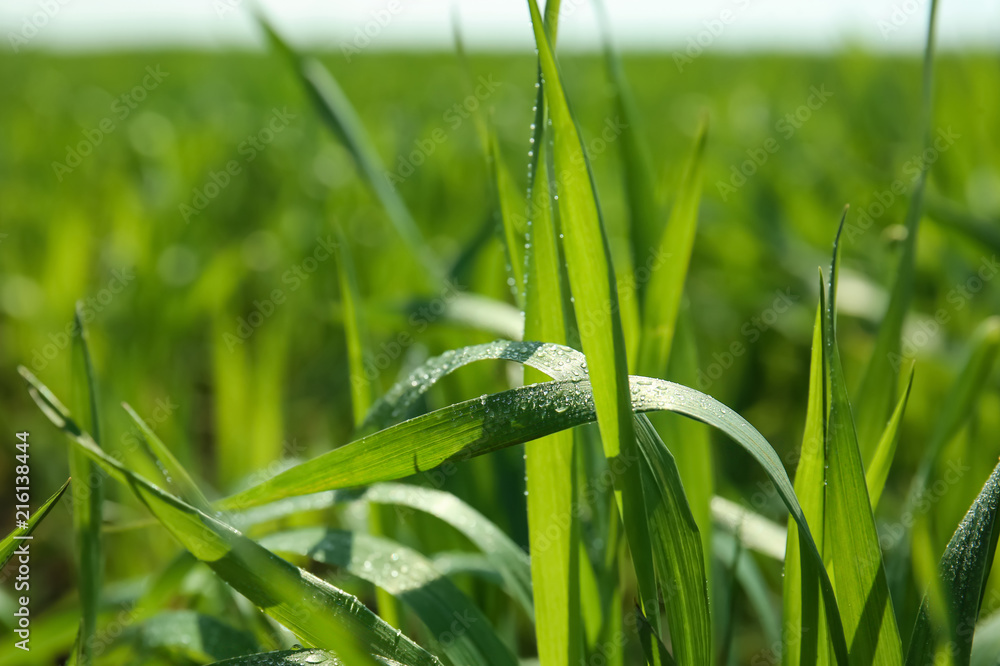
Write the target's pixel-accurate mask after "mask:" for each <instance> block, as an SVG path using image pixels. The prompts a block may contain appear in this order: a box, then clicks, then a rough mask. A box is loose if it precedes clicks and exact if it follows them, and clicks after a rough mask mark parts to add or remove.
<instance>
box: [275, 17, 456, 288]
mask: <svg viewBox="0 0 1000 666" xmlns="http://www.w3.org/2000/svg"><path fill="white" fill-rule="evenodd" d="M256 18H257V21H258V23H259V25H260V27H261V29H263V31H264V33H265V34H266V35H267V37H268V41H269V42H270V43H271V44H272V45H273V46H274V47H275V48H276V49H277V50H278V51H279V52H280V53H281V54H282V55H283V56H285V57H286V58H287V59H288V60H289V62H290V64H291V65H292V66H293V67H294V68H295V71H296V73H297V74H298V75H299V76H300V77H301V79H302V83H303V84H304V85H305V88H306V91H307V93H308V94H309V98H310V100H311V101H312V102H313V105H314V106H315V108H316V110H317V112H318V113H319V115H320V118H321V119H322V120H323V122H324V123H325V124H326V126H327V127H328V128H329V129H330V130H331V131H332V132H333V134H334V135H335V136H336V137H337V138H338V139H339V140H340V141H341V143H343V145H344V147H345V148H347V151H348V152H349V153H350V155H351V157H352V158H353V159H354V163H355V164H356V165H357V167H358V171H359V172H360V173H361V176H362V177H363V179H364V181H365V183H366V184H367V185H368V187H370V188H371V190H372V191H373V192H374V193H375V196H376V197H377V198H378V200H379V203H381V204H382V207H383V208H385V211H386V213H388V215H389V220H390V221H391V222H392V224H393V226H394V227H395V228H396V232H397V233H398V234H399V236H400V237H401V238H402V239H403V242H405V243H406V245H407V246H408V247H409V249H410V251H411V252H412V253H413V255H414V257H415V258H416V259H417V260H418V261H419V262H420V264H421V266H423V268H424V269H425V270H426V272H427V274H428V275H429V276H430V277H431V278H432V280H433V281H434V283H437V282H440V280H441V279H442V278H443V276H444V274H445V271H444V268H443V267H442V265H441V262H440V260H439V259H438V258H437V257H436V256H435V255H434V253H433V251H432V250H431V248H430V246H429V245H428V244H427V241H426V240H425V239H424V237H423V234H421V232H420V228H419V227H418V226H417V223H416V222H415V221H414V220H413V216H412V215H411V214H410V211H409V209H408V208H407V207H406V204H405V203H404V202H403V199H402V197H400V196H399V194H398V193H397V192H396V189H395V188H394V187H393V185H392V184H391V183H390V182H389V180H388V177H387V174H388V171H387V170H386V169H385V167H384V166H383V164H382V160H381V159H380V158H379V156H378V152H377V151H376V150H375V145H374V144H373V143H372V140H371V137H369V136H368V132H367V131H365V128H364V125H363V124H362V122H361V118H360V117H359V116H358V114H357V112H356V111H355V110H354V107H353V106H352V105H351V102H350V100H348V98H347V95H345V94H344V91H343V90H341V88H340V86H339V85H338V84H337V81H336V79H334V78H333V76H332V75H331V74H330V72H329V71H328V70H327V69H326V68H325V67H323V65H322V64H320V62H319V61H318V60H316V59H315V58H310V57H304V56H301V55H300V54H298V53H297V52H296V51H295V49H293V48H292V47H291V45H290V44H288V42H286V41H285V40H284V38H283V37H281V35H280V34H279V33H278V32H277V31H276V30H275V29H274V27H273V26H272V25H271V24H270V23H269V22H268V20H267V19H266V18H265V17H264V16H263V15H262V14H260V13H259V12H258V13H257V14H256Z"/></svg>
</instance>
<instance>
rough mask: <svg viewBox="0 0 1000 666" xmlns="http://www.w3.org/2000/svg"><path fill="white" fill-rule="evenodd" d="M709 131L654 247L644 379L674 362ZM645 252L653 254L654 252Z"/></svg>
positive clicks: (702, 134) (703, 131) (698, 143)
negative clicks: (672, 350) (671, 354)
mask: <svg viewBox="0 0 1000 666" xmlns="http://www.w3.org/2000/svg"><path fill="white" fill-rule="evenodd" d="M707 132H708V122H707V120H703V121H702V123H701V125H700V127H699V128H698V135H697V138H695V146H694V150H693V152H692V154H691V156H690V157H689V158H688V162H687V165H686V166H685V168H684V175H683V177H682V178H681V183H680V187H679V190H678V194H677V199H676V201H675V202H674V206H673V210H672V211H671V212H670V217H669V219H668V220H667V224H666V226H665V227H663V232H662V234H661V235H660V237H659V240H658V243H657V245H655V246H654V247H655V248H656V254H655V256H652V257H650V260H652V261H653V263H652V264H651V266H653V268H649V271H650V276H649V283H648V284H647V286H646V291H645V297H644V298H643V303H642V305H643V307H642V336H641V338H640V340H641V342H640V347H639V362H638V365H637V366H636V368H637V372H638V373H639V374H641V375H647V376H650V377H658V376H660V375H662V374H663V373H664V372H665V371H666V368H667V361H668V360H669V359H670V349H671V347H672V345H673V342H674V336H675V332H676V329H677V315H678V313H679V312H680V306H681V300H682V299H683V297H684V281H685V278H686V277H687V272H688V266H689V264H690V262H691V250H692V248H693V247H694V236H695V229H696V228H697V226H698V204H699V202H700V201H701V189H702V181H703V180H704V177H703V173H704V169H703V167H702V155H703V154H704V151H705V141H706V135H707ZM644 251H645V252H647V253H649V252H651V251H652V248H649V249H646V250H644ZM644 259H645V255H643V256H638V257H636V263H637V265H638V266H643V265H648V264H649V262H646V261H644Z"/></svg>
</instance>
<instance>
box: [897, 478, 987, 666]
mask: <svg viewBox="0 0 1000 666" xmlns="http://www.w3.org/2000/svg"><path fill="white" fill-rule="evenodd" d="M998 503H1000V464H998V465H997V466H996V467H994V468H993V473H992V474H990V477H989V479H987V480H986V484H985V485H984V486H983V489H982V490H981V491H980V493H979V496H978V497H977V498H976V500H975V502H973V503H972V506H971V507H970V508H969V511H968V513H966V514H965V517H964V518H963V519H962V522H961V523H959V525H958V529H957V530H955V534H954V536H952V538H951V541H950V542H949V543H948V547H947V548H946V549H945V552H944V555H943V556H942V557H941V563H940V565H939V567H938V571H939V575H940V579H941V580H940V582H941V589H942V590H944V595H945V603H946V608H945V613H944V614H945V616H946V617H947V620H948V629H947V632H946V633H947V637H948V640H949V641H950V642H949V644H948V651H949V653H950V654H951V655H952V659H953V660H954V661H953V662H952V663H954V664H955V665H956V666H968V664H969V660H970V656H971V651H972V638H973V632H972V631H971V629H972V628H973V627H975V626H976V623H977V622H978V619H979V610H980V607H981V605H982V600H983V593H984V592H985V590H986V582H987V579H988V578H989V574H990V570H991V569H992V567H993V557H994V555H995V554H996V547H997V536H998V535H1000V523H998V521H997V504H998ZM929 603H930V602H929V600H928V597H927V596H925V597H924V601H923V603H922V605H921V609H920V613H919V615H918V616H917V623H916V625H915V626H914V628H913V634H912V638H911V639H910V648H909V650H908V652H907V655H906V663H907V666H918V665H922V664H926V663H928V662H929V661H930V660H931V659H933V655H934V648H935V645H936V643H937V641H938V640H940V639H941V638H942V637H941V636H940V635H939V633H944V632H937V631H935V628H934V627H933V626H932V623H931V610H930V609H929V608H928V605H929Z"/></svg>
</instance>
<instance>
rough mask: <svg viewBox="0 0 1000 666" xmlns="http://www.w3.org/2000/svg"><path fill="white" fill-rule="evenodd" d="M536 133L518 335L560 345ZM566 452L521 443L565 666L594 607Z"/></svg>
mask: <svg viewBox="0 0 1000 666" xmlns="http://www.w3.org/2000/svg"><path fill="white" fill-rule="evenodd" d="M554 18H555V17H553V19H554ZM549 28H550V32H551V31H552V30H555V25H554V24H549ZM538 137H539V141H538V143H535V144H533V147H534V148H535V150H536V151H537V152H538V155H539V160H538V166H537V171H535V172H534V173H533V180H534V184H533V187H532V190H531V193H530V196H531V197H532V200H531V203H532V205H531V209H530V214H531V217H532V219H531V220H530V221H529V222H528V225H527V229H526V232H527V235H526V236H523V235H522V236H521V237H522V238H525V237H526V239H527V243H525V248H526V249H525V254H526V257H525V260H526V262H527V274H528V277H527V278H526V280H527V283H526V284H525V285H524V289H525V293H524V307H525V312H524V336H525V338H527V339H528V340H544V341H546V342H554V343H558V344H566V342H567V340H568V338H569V324H568V322H567V320H566V317H565V315H564V309H565V307H566V305H567V303H568V301H569V294H568V293H567V290H566V286H565V285H564V284H563V276H562V270H561V265H562V262H561V261H560V256H559V245H558V238H557V234H556V229H555V225H554V222H553V219H552V217H553V216H552V209H551V204H550V191H549V176H548V172H549V168H548V167H549V160H548V155H547V153H548V150H547V147H546V133H545V132H541V133H539V134H538ZM546 379H547V378H546V377H545V375H544V373H542V372H541V371H538V370H535V369H532V368H525V372H524V381H525V383H536V382H541V381H545V380H546ZM574 450H575V448H574V436H573V433H571V432H568V431H563V432H558V433H553V434H551V435H549V436H548V437H545V438H542V439H539V440H536V441H533V442H528V443H527V444H526V445H525V449H524V461H525V475H526V477H527V492H528V500H527V503H528V535H529V546H530V551H531V578H532V581H533V587H534V594H535V636H536V642H537V645H538V656H539V659H540V661H541V662H543V663H545V664H552V666H570V665H571V664H576V663H577V662H578V661H579V660H580V654H581V650H582V648H583V636H584V630H583V626H582V622H583V619H582V617H581V615H582V611H583V610H584V608H586V609H587V610H590V611H593V610H594V605H595V604H594V600H593V599H592V595H589V594H587V593H586V591H585V589H584V588H582V587H581V585H580V584H579V581H580V580H581V578H580V576H581V568H582V570H583V572H584V573H586V572H587V568H586V567H587V563H586V561H585V560H583V559H582V558H581V554H580V553H581V549H580V544H581V542H580V521H579V519H578V516H577V512H576V511H575V510H574V501H575V500H576V495H577V492H576V487H575V486H576V484H575V480H576V479H577V476H576V475H575V473H574V455H575V454H574ZM584 554H585V553H584ZM586 590H591V591H593V590H592V589H591V588H586ZM581 597H583V598H581Z"/></svg>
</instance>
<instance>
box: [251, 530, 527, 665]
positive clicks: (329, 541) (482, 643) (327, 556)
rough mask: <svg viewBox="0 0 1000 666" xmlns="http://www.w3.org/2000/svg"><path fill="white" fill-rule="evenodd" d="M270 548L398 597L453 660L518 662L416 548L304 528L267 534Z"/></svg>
mask: <svg viewBox="0 0 1000 666" xmlns="http://www.w3.org/2000/svg"><path fill="white" fill-rule="evenodd" d="M259 543H260V544H261V545H262V546H264V547H265V548H267V549H268V550H270V551H273V552H277V553H288V554H294V555H299V556H304V557H308V558H310V559H312V560H315V561H317V562H322V563H324V564H328V565H332V566H336V567H339V568H341V569H342V570H344V571H346V572H347V573H349V574H351V575H352V576H356V577H358V578H361V579H362V580H366V581H368V582H370V583H372V584H374V585H376V586H378V587H379V588H380V589H383V590H385V591H386V592H387V593H388V594H391V595H392V596H393V597H394V598H396V599H399V600H400V601H402V602H403V603H405V604H406V605H407V606H409V607H410V608H411V609H412V610H413V612H414V613H415V614H416V615H417V617H419V618H420V620H421V621H422V622H423V623H424V625H425V626H426V627H427V629H428V630H429V631H430V633H431V635H432V636H434V637H435V639H436V640H437V641H438V642H440V644H441V650H442V652H443V654H444V655H446V656H447V657H448V658H449V659H451V660H452V662H453V663H455V664H484V665H489V664H495V665H497V666H517V663H518V662H517V658H516V657H515V656H514V655H513V654H512V653H511V651H510V649H509V648H508V647H507V646H506V645H505V644H504V643H503V641H501V640H500V639H499V638H498V637H497V635H496V633H495V632H494V630H493V628H492V627H491V626H490V621H489V620H488V619H487V618H486V616H485V615H483V613H482V612H481V611H480V610H479V609H478V608H477V607H476V606H474V605H473V604H472V602H471V601H469V599H468V597H466V596H465V595H464V594H463V593H462V592H461V591H460V590H459V589H458V588H457V587H456V586H455V584H454V583H452V582H451V581H450V580H448V579H447V578H445V577H444V576H442V574H441V573H439V572H438V571H437V570H435V569H434V567H433V565H432V564H431V563H430V562H429V561H428V560H427V558H425V557H424V556H423V555H421V554H420V553H418V552H416V551H414V550H412V549H410V548H406V547H405V546H402V545H401V544H399V543H396V542H394V541H389V540H387V539H383V538H379V537H376V536H371V535H368V534H363V533H360V532H347V531H344V530H334V529H327V528H323V527H306V528H301V529H297V530H293V531H288V532H279V533H276V534H269V535H267V536H266V537H264V538H262V539H261V540H260V541H259Z"/></svg>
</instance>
